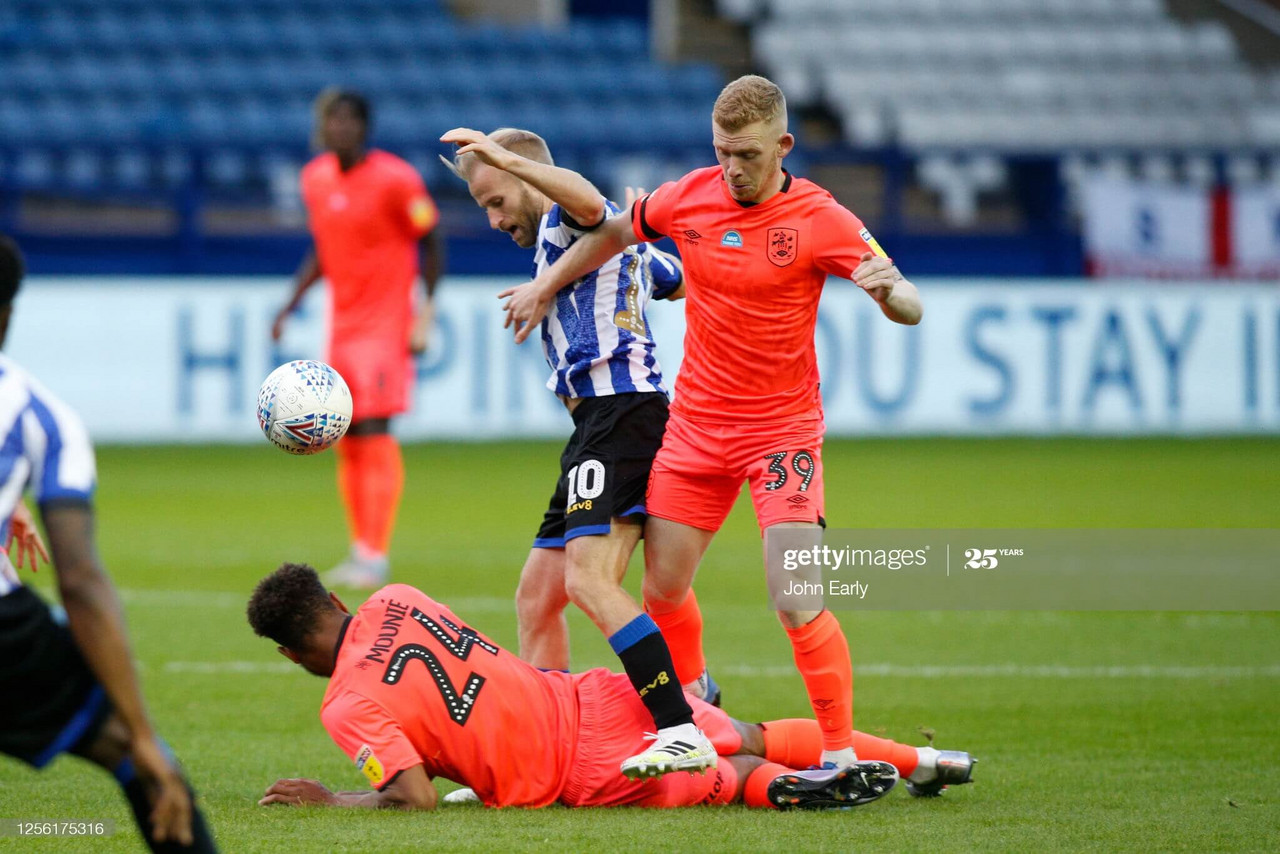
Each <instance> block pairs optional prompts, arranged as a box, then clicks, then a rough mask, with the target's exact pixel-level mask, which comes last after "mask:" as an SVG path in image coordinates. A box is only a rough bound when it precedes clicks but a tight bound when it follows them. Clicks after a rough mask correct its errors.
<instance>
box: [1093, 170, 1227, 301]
mask: <svg viewBox="0 0 1280 854" xmlns="http://www.w3.org/2000/svg"><path fill="white" fill-rule="evenodd" d="M1082 189H1083V197H1082V202H1083V212H1084V241H1085V254H1086V257H1087V258H1088V259H1089V263H1090V266H1091V268H1092V270H1093V273H1094V274H1095V275H1099V276H1153V277H1161V278H1206V277H1210V276H1213V275H1214V266H1213V245H1212V215H1213V212H1212V204H1211V199H1210V197H1209V194H1208V193H1207V192H1205V191H1204V190H1200V189H1195V188H1191V187H1179V186H1176V185H1171V184H1155V183H1143V182H1138V181H1127V180H1123V179H1117V178H1111V177H1107V176H1102V175H1099V176H1095V177H1092V178H1089V179H1088V180H1086V181H1085V182H1084V185H1083V187H1082Z"/></svg>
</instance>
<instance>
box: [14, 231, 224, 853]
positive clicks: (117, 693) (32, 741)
mask: <svg viewBox="0 0 1280 854" xmlns="http://www.w3.org/2000/svg"><path fill="white" fill-rule="evenodd" d="M22 272H23V267H22V256H21V255H20V254H19V252H18V248H17V246H15V245H14V244H13V243H12V241H10V240H8V239H7V238H4V237H3V236H0V343H3V334H4V331H5V330H6V329H7V326H8V320H9V313H10V310H11V308H12V303H13V298H14V295H15V294H16V293H17V290H18V285H19V283H20V281H21V278H22ZM95 479H96V474H95V465H94V457H93V446H92V445H91V444H90V442H89V436H88V433H87V432H86V431H85V429H84V425H83V424H82V423H81V422H80V419H79V417H78V416H77V415H76V414H75V413H74V412H73V411H72V410H71V409H70V408H69V407H68V406H67V405H66V404H64V403H62V402H61V401H60V400H58V399H57V398H56V397H54V396H53V395H52V394H50V393H49V391H48V390H46V389H45V388H44V387H43V386H41V385H40V384H39V383H37V382H36V381H35V380H34V379H32V378H31V376H30V375H29V374H27V372H26V371H24V370H23V369H22V368H21V367H19V366H18V365H17V364H16V363H15V362H13V361H12V360H10V359H8V358H7V357H4V356H0V542H5V541H6V539H7V536H8V534H9V531H10V525H11V519H12V517H13V514H14V512H15V510H16V508H17V507H18V506H19V505H20V504H21V502H22V495H23V492H24V491H26V490H28V489H29V490H30V491H31V493H32V497H33V498H34V499H35V502H36V504H37V506H38V507H39V508H40V516H41V518H42V519H43V520H44V525H45V531H46V532H47V534H48V536H49V547H50V551H51V552H52V555H53V568H54V573H55V574H56V576H57V581H58V592H59V595H60V596H61V597H62V605H63V608H64V610H65V611H66V616H67V619H66V623H67V624H66V625H62V624H60V623H59V622H58V621H56V620H55V619H54V617H53V615H52V613H51V612H50V610H49V607H48V606H47V605H45V603H44V602H43V601H42V600H41V599H40V598H39V597H38V596H36V595H35V594H34V593H32V592H31V591H30V590H28V589H27V588H26V587H25V586H24V585H23V584H22V583H21V582H20V581H19V580H18V577H17V573H16V572H15V571H14V567H13V566H12V564H11V563H10V562H9V557H8V554H7V553H6V552H0V662H2V663H3V666H0V696H2V697H5V698H6V699H5V701H4V702H3V703H0V753H5V754H8V755H9V756H13V757H15V758H17V759H20V760H22V761H24V762H26V763H27V764H29V765H31V766H32V767H35V768H43V767H44V766H45V765H47V764H48V763H49V762H51V761H53V759H54V758H55V757H56V756H58V754H60V753H71V754H74V755H76V756H80V757H82V758H84V759H87V760H89V761H90V762H94V763H96V764H98V765H100V766H102V767H103V768H105V769H107V770H108V771H110V772H111V773H112V774H113V775H114V776H115V778H116V781H117V782H118V783H119V785H120V788H121V789H122V790H123V792H124V795H125V797H126V798H127V799H128V801H129V806H130V807H131V808H132V809H133V814H134V819H135V821H136V822H137V824H138V829H139V830H140V831H141V833H142V836H143V838H144V839H145V840H146V842H147V845H148V846H149V847H150V848H151V850H152V851H201V852H210V851H213V850H214V844H213V839H212V837H211V836H210V835H209V831H208V828H207V827H206V826H205V822H204V817H203V816H202V815H201V814H200V811H199V810H198V809H196V808H195V806H194V805H193V803H192V797H191V791H190V789H189V787H188V786H187V784H186V781H185V780H183V778H182V772H181V771H180V770H179V769H178V765H177V761H176V760H175V759H174V758H173V755H172V754H171V753H170V752H169V749H168V747H167V746H165V744H164V741H163V740H162V739H161V738H160V737H159V736H158V735H157V734H156V733H155V730H154V729H152V726H151V721H150V718H149V717H148V715H147V711H146V707H145V705H144V704H143V700H142V694H141V691H140V690H139V688H138V678H137V674H136V673H135V671H134V667H133V660H132V657H131V656H130V653H129V641H128V637H127V635H126V632H125V625H124V615H123V613H122V612H121V609H120V601H119V599H118V598H117V597H116V593H115V590H114V588H113V587H112V586H111V581H110V580H109V579H108V578H107V575H106V573H105V572H104V571H103V568H102V565H101V563H100V562H99V560H98V555H97V548H96V547H95V544H94V538H93V507H92V500H93V491H94V485H95ZM34 567H35V559H34V555H33V556H32V568H33V569H34Z"/></svg>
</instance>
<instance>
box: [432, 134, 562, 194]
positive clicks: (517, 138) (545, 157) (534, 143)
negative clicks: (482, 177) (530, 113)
mask: <svg viewBox="0 0 1280 854" xmlns="http://www.w3.org/2000/svg"><path fill="white" fill-rule="evenodd" d="M488 136H489V139H491V140H493V141H494V142H496V143H497V144H498V145H500V146H502V147H503V148H505V149H506V150H507V151H510V152H512V153H514V154H519V155H520V156H521V157H524V158H526V159H528V160H532V161H534V162H535V163H545V164H547V165H548V166H554V165H556V164H555V161H554V160H553V159H552V158H551V149H550V148H548V147H547V141H546V140H545V139H543V138H542V137H540V136H538V135H537V134H536V133H534V132H533V131H531V130H521V129H520V128H498V129H497V130H495V131H494V132H493V133H491V134H489V135H488ZM441 159H443V158H441ZM475 164H476V156H475V155H474V154H472V153H470V152H468V153H467V154H459V155H457V156H455V157H454V158H453V163H449V161H447V160H446V161H445V165H446V166H448V167H449V169H450V171H452V172H453V174H455V175H457V176H458V177H459V178H461V179H462V180H464V181H469V180H471V170H472V169H473V168H475Z"/></svg>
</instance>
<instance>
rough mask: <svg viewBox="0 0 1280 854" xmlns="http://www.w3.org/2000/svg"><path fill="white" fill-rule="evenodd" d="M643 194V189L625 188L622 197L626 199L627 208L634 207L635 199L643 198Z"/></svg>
mask: <svg viewBox="0 0 1280 854" xmlns="http://www.w3.org/2000/svg"><path fill="white" fill-rule="evenodd" d="M644 193H645V190H644V187H627V188H625V189H624V190H623V191H622V194H623V196H625V197H626V202H627V207H631V206H632V205H634V204H635V203H636V199H638V198H640V197H641V196H643V195H644Z"/></svg>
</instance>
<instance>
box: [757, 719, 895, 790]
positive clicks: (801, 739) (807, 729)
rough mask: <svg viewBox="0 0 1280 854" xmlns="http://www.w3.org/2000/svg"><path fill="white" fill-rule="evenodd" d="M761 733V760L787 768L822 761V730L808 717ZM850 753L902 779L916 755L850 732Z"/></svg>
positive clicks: (884, 740) (769, 725) (764, 726)
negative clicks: (892, 770)
mask: <svg viewBox="0 0 1280 854" xmlns="http://www.w3.org/2000/svg"><path fill="white" fill-rule="evenodd" d="M760 726H761V728H762V729H763V730H764V758H765V759H766V760H768V761H769V762H777V763H778V764H780V765H786V766H787V767H789V768H808V767H809V766H810V765H817V764H818V763H819V762H820V761H821V760H822V729H821V728H820V727H819V726H818V722H817V721H811V720H809V719H808V718H789V719H787V720H782V721H768V722H767V723H763V724H761V725H760ZM853 751H854V752H855V753H857V754H858V758H859V759H878V760H880V761H882V762H888V763H890V764H891V765H893V767H895V768H897V769H898V774H900V775H901V776H902V778H903V779H906V778H907V777H908V776H910V775H911V772H913V771H915V770H916V765H917V764H919V761H920V753H919V751H918V750H916V748H914V747H912V746H911V745H909V744H899V743H898V742H896V741H890V740H889V739H887V738H876V737H875V736H874V735H867V734H866V733H864V732H858V731H857V730H854V733H853Z"/></svg>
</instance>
